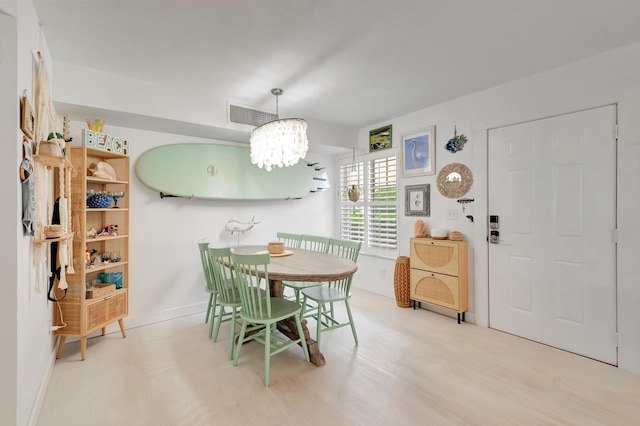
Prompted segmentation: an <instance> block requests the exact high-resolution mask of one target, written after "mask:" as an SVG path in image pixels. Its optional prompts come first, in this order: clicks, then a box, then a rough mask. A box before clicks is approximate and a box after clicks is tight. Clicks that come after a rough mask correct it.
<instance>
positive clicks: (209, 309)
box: [204, 293, 213, 337]
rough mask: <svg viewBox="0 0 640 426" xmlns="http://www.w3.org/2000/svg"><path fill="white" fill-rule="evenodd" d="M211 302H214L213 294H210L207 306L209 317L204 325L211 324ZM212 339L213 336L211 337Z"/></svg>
mask: <svg viewBox="0 0 640 426" xmlns="http://www.w3.org/2000/svg"><path fill="white" fill-rule="evenodd" d="M211 302H213V293H211V294H209V304H208V305H207V317H206V318H205V320H204V323H205V324H207V323H208V322H209V316H210V314H211V306H212V305H211ZM209 337H211V336H209Z"/></svg>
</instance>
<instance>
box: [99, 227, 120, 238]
mask: <svg viewBox="0 0 640 426" xmlns="http://www.w3.org/2000/svg"><path fill="white" fill-rule="evenodd" d="M116 235H118V225H107V226H105V227H104V228H102V229H101V230H100V232H98V233H97V236H99V237H100V236H101V237H112V236H116Z"/></svg>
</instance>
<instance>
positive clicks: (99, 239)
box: [85, 234, 129, 244]
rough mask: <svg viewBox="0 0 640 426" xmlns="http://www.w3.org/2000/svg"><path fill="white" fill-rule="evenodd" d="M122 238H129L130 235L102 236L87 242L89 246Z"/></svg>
mask: <svg viewBox="0 0 640 426" xmlns="http://www.w3.org/2000/svg"><path fill="white" fill-rule="evenodd" d="M121 238H129V235H127V234H122V235H107V236H100V237H95V238H85V242H86V243H87V244H91V243H94V242H97V241H109V240H119V239H121Z"/></svg>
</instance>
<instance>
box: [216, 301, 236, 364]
mask: <svg viewBox="0 0 640 426" xmlns="http://www.w3.org/2000/svg"><path fill="white" fill-rule="evenodd" d="M231 309H232V312H231V337H230V338H229V340H230V341H231V343H230V344H229V347H230V349H229V359H233V338H234V337H236V308H231ZM218 321H220V320H218ZM219 325H220V324H218V326H219ZM217 335H218V332H217V330H216V336H217Z"/></svg>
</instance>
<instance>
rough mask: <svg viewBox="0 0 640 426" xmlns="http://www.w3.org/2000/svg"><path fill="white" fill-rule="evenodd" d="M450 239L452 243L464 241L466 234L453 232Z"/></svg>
mask: <svg viewBox="0 0 640 426" xmlns="http://www.w3.org/2000/svg"><path fill="white" fill-rule="evenodd" d="M449 239H450V240H451V241H464V234H463V233H462V232H460V231H453V232H451V233H449Z"/></svg>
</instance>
